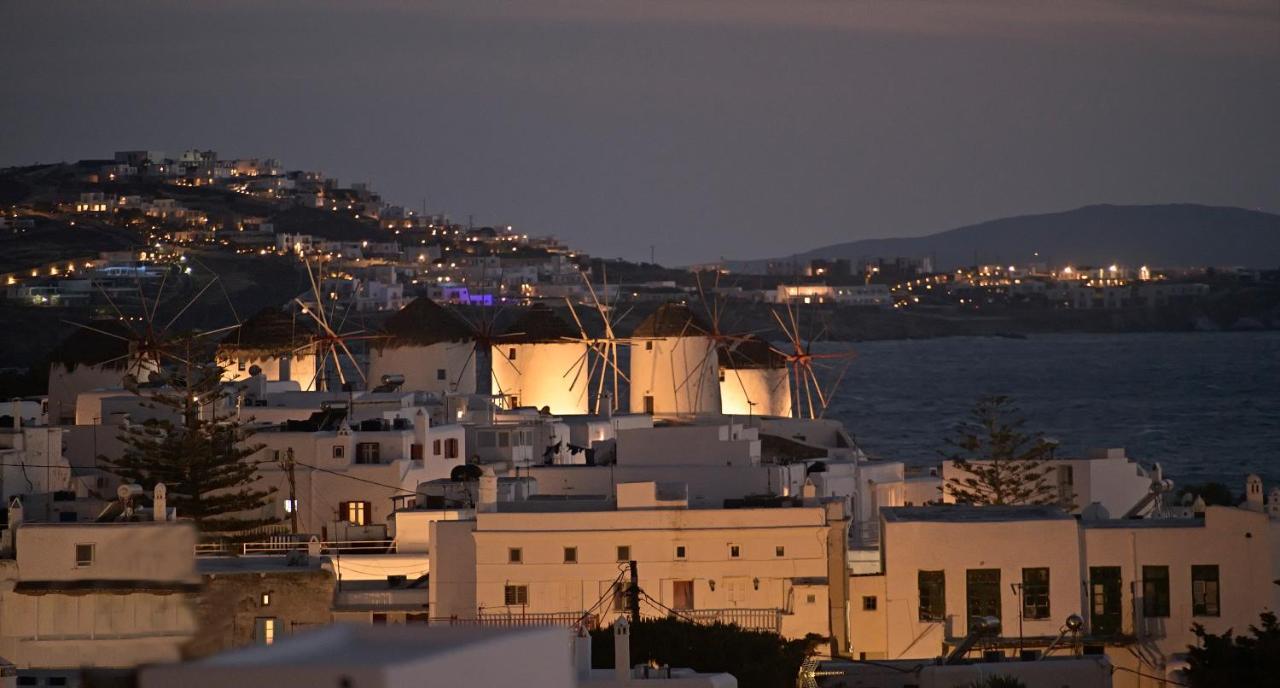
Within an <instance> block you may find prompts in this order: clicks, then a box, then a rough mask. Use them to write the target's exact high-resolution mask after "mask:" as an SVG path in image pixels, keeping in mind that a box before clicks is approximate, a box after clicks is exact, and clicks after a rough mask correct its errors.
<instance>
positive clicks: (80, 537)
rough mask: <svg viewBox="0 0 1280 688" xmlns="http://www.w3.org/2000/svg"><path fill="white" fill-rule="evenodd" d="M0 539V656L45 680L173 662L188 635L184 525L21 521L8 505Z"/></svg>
mask: <svg viewBox="0 0 1280 688" xmlns="http://www.w3.org/2000/svg"><path fill="white" fill-rule="evenodd" d="M15 507H16V508H15ZM157 513H161V514H165V515H166V516H168V515H169V513H168V512H167V511H166V510H164V509H159V510H158V511H157ZM5 543H6V548H7V549H6V552H7V554H6V557H7V558H5V559H0V608H2V609H3V610H4V623H3V624H0V656H3V657H4V658H5V659H7V660H9V661H10V662H12V663H13V664H14V665H16V666H17V667H18V669H19V671H20V672H22V673H26V674H28V675H33V676H39V677H43V678H44V680H45V681H46V683H45V685H77V682H78V680H79V676H80V672H81V670H83V669H86V668H114V669H124V668H132V667H136V666H138V665H141V664H149V663H153V662H173V661H177V660H178V659H179V658H180V657H181V648H182V646H183V645H184V644H185V643H186V642H187V641H188V640H190V638H191V637H192V636H193V634H194V633H195V631H196V621H195V616H194V613H193V610H192V607H191V603H192V599H193V597H194V595H195V593H196V592H198V591H199V587H200V586H199V583H200V578H199V576H198V575H197V574H196V568H195V558H194V557H193V556H192V552H193V550H194V548H195V544H196V533H195V529H194V528H193V527H192V526H191V524H190V523H184V522H173V521H143V522H112V523H23V519H22V508H21V507H20V506H18V505H11V508H10V510H9V526H8V530H7V531H6V534H5ZM53 680H59V681H62V683H60V684H55V683H54V682H53Z"/></svg>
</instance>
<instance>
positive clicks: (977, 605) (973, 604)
mask: <svg viewBox="0 0 1280 688" xmlns="http://www.w3.org/2000/svg"><path fill="white" fill-rule="evenodd" d="M965 584H966V590H965V601H966V609H965V612H966V614H967V615H968V617H969V620H968V623H973V619H976V618H977V617H979V616H994V617H995V618H997V619H999V618H1001V617H1000V569H969V570H968V571H966V572H965Z"/></svg>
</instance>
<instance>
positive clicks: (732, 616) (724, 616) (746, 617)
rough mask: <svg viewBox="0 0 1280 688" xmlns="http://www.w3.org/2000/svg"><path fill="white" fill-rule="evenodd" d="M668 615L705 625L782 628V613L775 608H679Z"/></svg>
mask: <svg viewBox="0 0 1280 688" xmlns="http://www.w3.org/2000/svg"><path fill="white" fill-rule="evenodd" d="M670 616H673V617H675V618H677V619H684V620H685V621H690V622H693V623H696V624H701V625H707V626H709V625H711V624H717V623H721V624H733V625H735V626H737V627H739V628H742V629H746V630H750V631H770V632H772V633H779V632H781V630H782V613H781V612H780V611H778V610H777V609H742V608H738V607H732V608H727V609H680V610H674V611H672V612H671V614H670Z"/></svg>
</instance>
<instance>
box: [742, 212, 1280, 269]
mask: <svg viewBox="0 0 1280 688" xmlns="http://www.w3.org/2000/svg"><path fill="white" fill-rule="evenodd" d="M1036 253H1039V254H1040V255H1039V258H1036V257H1035V254H1036ZM897 256H908V257H925V256H932V257H933V259H934V265H935V269H938V270H947V269H952V268H955V267H958V266H965V265H973V264H975V263H988V264H992V263H1012V264H1019V263H1028V262H1033V261H1041V262H1049V263H1052V264H1058V265H1060V264H1065V263H1070V264H1074V265H1107V264H1110V263H1117V262H1118V263H1124V264H1128V265H1150V266H1153V267H1188V266H1242V267H1260V268H1265V267H1272V268H1274V267H1277V266H1280V215H1273V214H1271V213H1263V212H1257V211H1253V210H1245V209H1243V208H1222V207H1213V206H1203V205H1191V204H1177V205H1091V206H1085V207H1083V208H1077V209H1076V210H1069V211H1067V212H1063V213H1050V214H1047V215H1023V216H1019V217H1007V218H1003V219H999V220H991V221H989V222H983V223H980V224H976V225H969V226H967V227H960V228H957V229H952V230H949V231H946V232H940V233H938V234H931V235H929V236H923V237H913V238H909V239H867V240H863V241H853V242H849V243H845V244H836V245H834V246H826V247H823V248H818V249H813V250H811V251H806V252H803V253H799V254H797V256H796V260H797V261H799V262H801V263H803V262H805V261H808V260H810V259H812V258H818V257H821V258H827V259H834V258H849V259H852V260H855V261H856V260H858V259H863V258H893V257H897ZM775 260H790V257H789V256H786V257H781V258H777V259H775ZM767 263H768V261H767V260H753V261H739V262H735V263H730V265H729V267H730V269H732V270H736V271H739V272H763V271H764V269H765V266H766V264H767Z"/></svg>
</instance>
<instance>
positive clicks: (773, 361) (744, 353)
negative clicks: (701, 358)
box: [716, 335, 792, 417]
mask: <svg viewBox="0 0 1280 688" xmlns="http://www.w3.org/2000/svg"><path fill="white" fill-rule="evenodd" d="M716 353H717V355H718V357H719V359H720V406H721V408H722V409H723V411H724V413H726V414H729V415H739V416H781V417H789V416H791V413H792V410H791V385H790V384H789V382H790V378H791V371H790V370H788V369H787V358H786V357H785V356H783V355H781V354H779V353H778V352H777V351H776V350H774V348H773V347H772V346H770V345H769V342H766V341H765V340H763V339H761V338H759V337H756V336H754V335H752V336H747V337H744V338H741V339H738V340H736V341H731V342H728V343H725V344H722V345H721V346H720V348H719V350H718V351H717V352H716Z"/></svg>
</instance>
